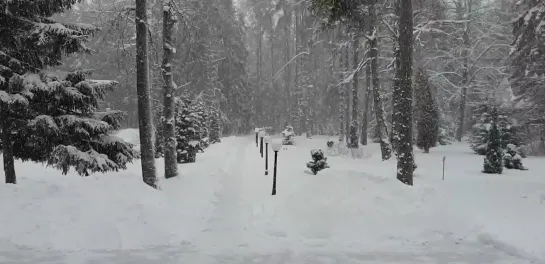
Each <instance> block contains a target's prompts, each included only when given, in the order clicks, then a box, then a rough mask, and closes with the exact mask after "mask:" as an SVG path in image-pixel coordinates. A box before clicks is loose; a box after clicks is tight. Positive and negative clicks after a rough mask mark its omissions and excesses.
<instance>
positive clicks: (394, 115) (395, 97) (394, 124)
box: [390, 42, 401, 156]
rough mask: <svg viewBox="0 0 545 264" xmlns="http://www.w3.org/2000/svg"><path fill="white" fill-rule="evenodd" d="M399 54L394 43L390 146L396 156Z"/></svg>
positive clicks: (397, 46)
mask: <svg viewBox="0 0 545 264" xmlns="http://www.w3.org/2000/svg"><path fill="white" fill-rule="evenodd" d="M394 43H395V42H394ZM399 56H400V53H399V45H398V44H397V43H396V44H394V80H393V89H392V132H391V133H390V142H391V144H392V149H393V151H394V153H395V154H396V156H397V154H398V145H399V144H398V142H399V134H400V133H401V132H400V131H399V129H400V126H399V124H400V121H399V118H400V117H399V115H400V114H401V113H400V112H397V111H395V109H398V106H397V105H396V104H397V103H398V102H399V96H400V95H401V92H400V90H399V89H400V87H401V86H400V85H401V76H400V74H401V71H400V70H399V68H400V64H399V63H400V57H399Z"/></svg>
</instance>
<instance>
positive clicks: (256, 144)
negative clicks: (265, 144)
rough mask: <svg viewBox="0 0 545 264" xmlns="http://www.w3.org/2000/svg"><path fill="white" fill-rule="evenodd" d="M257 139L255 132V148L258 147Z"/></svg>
mask: <svg viewBox="0 0 545 264" xmlns="http://www.w3.org/2000/svg"><path fill="white" fill-rule="evenodd" d="M257 137H258V136H257V132H255V146H256V147H258V146H259V145H258V143H257Z"/></svg>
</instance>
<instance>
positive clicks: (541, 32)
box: [511, 0, 545, 123]
mask: <svg viewBox="0 0 545 264" xmlns="http://www.w3.org/2000/svg"><path fill="white" fill-rule="evenodd" d="M518 6H519V7H520V8H521V9H523V10H524V11H523V13H522V14H521V15H520V16H519V17H518V19H516V20H515V22H514V25H513V35H514V37H515V41H514V42H513V48H512V52H511V57H512V60H511V69H512V76H511V77H512V84H511V85H512V87H513V93H514V94H515V96H517V98H518V100H520V101H522V102H524V104H522V105H527V106H528V109H525V110H527V113H526V114H525V115H527V116H528V115H530V116H531V118H530V119H535V120H540V121H539V123H542V122H543V121H542V120H543V112H544V111H545V89H543V87H544V86H545V27H544V26H543V24H544V23H545V2H543V1H539V0H521V1H518Z"/></svg>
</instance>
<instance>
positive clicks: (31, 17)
mask: <svg viewBox="0 0 545 264" xmlns="http://www.w3.org/2000/svg"><path fill="white" fill-rule="evenodd" d="M76 2H80V1H78V0H51V1H47V4H46V3H42V2H40V3H36V1H33V0H20V1H0V120H1V124H0V127H1V128H2V142H3V147H2V152H3V156H4V172H5V175H6V183H16V181H17V180H16V174H15V167H14V158H15V153H14V148H13V142H14V141H15V140H14V139H13V138H12V136H14V134H13V133H14V131H13V130H14V129H16V128H15V126H18V125H20V124H18V120H29V119H31V118H33V116H28V114H29V113H28V112H29V109H28V108H29V107H30V105H29V104H30V102H29V100H28V98H30V97H32V92H31V91H28V90H23V89H22V86H21V85H19V84H21V83H22V82H23V80H22V79H23V77H22V76H24V75H25V74H27V73H37V72H39V71H40V70H42V69H44V68H46V67H49V66H58V65H60V64H61V60H62V57H63V55H67V54H72V53H78V52H90V49H88V48H87V47H86V46H85V45H84V44H83V42H85V41H87V37H88V36H89V35H90V34H92V33H93V32H94V31H96V28H94V27H91V26H86V25H82V24H67V23H63V24H61V23H57V22H56V21H54V20H53V19H51V17H52V16H53V15H55V14H57V13H62V12H64V11H66V10H68V9H70V8H71V7H72V6H73V5H74V4H75V3H76ZM18 76H20V77H18ZM12 77H14V79H11V78H12ZM10 80H11V81H10ZM10 82H11V83H12V85H10ZM16 109H17V111H16ZM21 109H22V110H25V111H23V112H20V111H18V110H21ZM39 114H41V113H39ZM16 123H17V124H16Z"/></svg>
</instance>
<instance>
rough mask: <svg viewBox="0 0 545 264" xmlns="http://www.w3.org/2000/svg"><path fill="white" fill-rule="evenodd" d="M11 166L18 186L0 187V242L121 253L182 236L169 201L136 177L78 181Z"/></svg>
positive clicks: (44, 170) (48, 171) (27, 165)
mask: <svg viewBox="0 0 545 264" xmlns="http://www.w3.org/2000/svg"><path fill="white" fill-rule="evenodd" d="M17 165H18V166H17V172H18V175H19V183H18V184H17V185H5V184H0V200H1V201H3V202H1V203H0V212H2V217H0V226H1V227H2V230H1V231H0V241H2V240H4V241H8V242H10V243H13V244H20V245H25V246H29V247H34V248H39V249H56V250H63V249H68V250H77V249H125V248H143V247H146V246H150V245H156V244H165V243H167V244H168V243H175V242H179V241H180V240H182V238H183V237H184V233H183V230H184V229H183V228H181V226H180V224H181V223H179V222H178V221H177V219H178V218H179V217H177V216H176V215H175V213H174V212H173V211H172V210H171V207H170V204H169V201H168V200H167V199H166V198H165V196H164V195H163V194H162V193H161V192H159V191H157V190H154V189H152V188H149V187H147V186H146V185H145V184H142V181H141V180H140V178H139V175H137V174H131V173H117V174H115V175H113V174H109V175H100V176H92V177H87V178H82V177H79V176H77V175H67V176H62V175H60V172H59V171H56V170H53V169H48V168H45V167H43V166H41V165H39V164H32V163H24V166H22V165H21V164H17ZM0 177H3V173H1V172H0ZM6 201H9V202H6Z"/></svg>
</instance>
